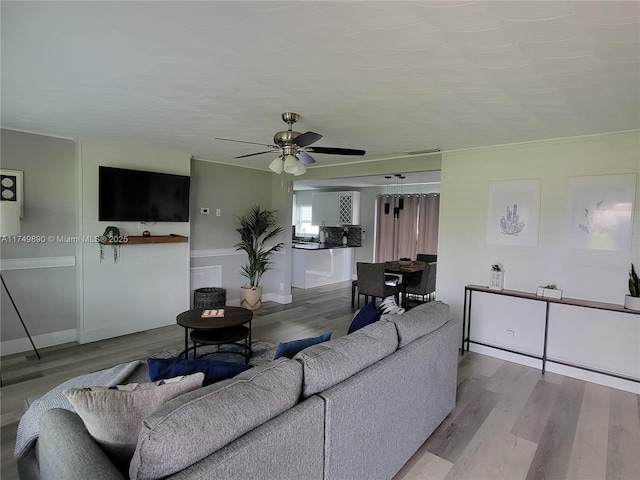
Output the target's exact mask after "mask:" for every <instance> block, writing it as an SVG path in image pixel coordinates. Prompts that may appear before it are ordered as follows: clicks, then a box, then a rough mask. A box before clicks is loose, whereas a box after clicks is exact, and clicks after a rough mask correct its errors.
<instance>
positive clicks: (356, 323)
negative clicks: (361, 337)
mask: <svg viewBox="0 0 640 480" xmlns="http://www.w3.org/2000/svg"><path fill="white" fill-rule="evenodd" d="M379 319H380V312H378V309H377V308H376V305H375V303H374V302H369V303H367V304H366V305H365V306H364V307H362V308H361V309H360V311H359V312H358V313H357V314H356V316H355V317H353V320H351V325H349V330H348V331H347V334H349V333H352V332H355V331H356V330H359V329H361V328H362V327H365V326H367V325H369V324H370V323H373V322H376V321H378V320H379Z"/></svg>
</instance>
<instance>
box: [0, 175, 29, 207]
mask: <svg viewBox="0 0 640 480" xmlns="http://www.w3.org/2000/svg"><path fill="white" fill-rule="evenodd" d="M22 173H23V172H22V171H21V170H6V169H4V168H3V169H0V201H1V202H3V203H5V202H6V203H16V204H18V205H19V207H20V218H24V200H23V193H22V192H23V189H22Z"/></svg>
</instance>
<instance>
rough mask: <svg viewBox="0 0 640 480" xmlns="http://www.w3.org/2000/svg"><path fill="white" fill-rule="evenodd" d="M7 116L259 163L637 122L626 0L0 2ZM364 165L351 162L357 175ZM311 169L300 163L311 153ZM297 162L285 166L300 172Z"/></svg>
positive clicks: (32, 126) (637, 54) (638, 26)
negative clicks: (282, 156) (291, 128)
mask: <svg viewBox="0 0 640 480" xmlns="http://www.w3.org/2000/svg"><path fill="white" fill-rule="evenodd" d="M1 13H2V18H1V21H2V25H1V28H2V31H1V35H2V47H1V48H2V50H1V53H2V57H1V58H2V84H1V87H2V92H1V93H2V106H1V112H0V113H1V125H2V127H3V128H8V129H15V130H21V131H28V132H36V133H43V134H48V135H54V136H63V137H70V138H80V139H88V138H91V139H104V140H106V141H117V142H127V141H135V142H144V143H152V144H156V145H160V146H165V147H168V148H174V149H177V150H180V151H184V152H187V153H188V154H191V155H193V156H195V157H197V158H202V159H208V160H213V161H219V162H226V163H230V164H238V165H245V166H249V167H253V168H261V169H267V166H268V164H269V162H270V161H271V160H272V159H273V158H274V154H267V155H256V156H252V157H248V158H243V159H234V158H233V157H235V156H239V155H246V154H250V153H254V152H258V151H262V150H265V149H264V148H263V147H262V146H259V145H250V144H242V143H233V142H224V141H219V140H215V139H214V137H223V138H233V139H239V140H244V141H249V142H257V143H265V144H270V143H272V140H273V135H274V133H275V132H277V131H279V130H284V129H286V125H285V124H284V123H283V122H282V120H281V118H280V115H281V113H283V112H286V111H293V112H297V113H299V114H300V115H301V119H300V121H299V122H298V123H297V124H296V125H295V127H296V128H295V130H297V131H300V132H305V131H307V130H311V131H315V132H318V133H321V134H322V135H323V136H324V137H323V138H322V139H321V140H319V141H318V142H317V143H315V144H314V146H330V147H342V148H356V149H364V150H366V151H367V154H366V156H365V157H349V156H335V155H325V154H314V156H315V158H316V159H317V160H318V163H317V164H315V166H316V168H317V167H318V166H327V165H333V164H341V163H345V162H350V161H354V160H357V161H361V160H363V159H364V160H375V159H382V158H393V157H397V156H404V155H406V153H407V152H412V151H420V150H423V149H428V148H434V147H435V148H439V149H441V150H443V151H447V150H456V149H466V148H473V147H479V146H486V145H498V144H507V143H514V142H525V141H535V140H541V139H548V138H560V137H568V136H576V135H588V134H596V133H604V132H614V131H625V130H635V129H638V128H640V63H639V62H640V2H638V1H635V2H620V1H602V2H598V1H572V2H555V1H542V2H538V1H533V2H527V1H513V2H511V1H500V2H484V1H483V2H472V1H440V2H399V1H388V2H373V1H366V2H323V1H318V2H245V1H233V2H221V1H215V2H179V1H176V2H136V1H129V2H11V1H2V2H1ZM365 166H366V164H363V173H365V174H366V168H365ZM311 168H314V167H311ZM296 179H298V177H296Z"/></svg>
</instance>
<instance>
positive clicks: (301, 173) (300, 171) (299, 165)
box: [293, 160, 307, 177]
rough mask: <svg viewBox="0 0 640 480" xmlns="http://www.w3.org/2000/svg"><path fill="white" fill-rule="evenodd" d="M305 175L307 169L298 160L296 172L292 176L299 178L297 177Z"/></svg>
mask: <svg viewBox="0 0 640 480" xmlns="http://www.w3.org/2000/svg"><path fill="white" fill-rule="evenodd" d="M305 173H307V167H305V166H304V163H302V162H301V161H300V160H298V170H297V171H296V172H295V173H294V174H293V175H294V176H295V177H297V176H299V175H303V174H305Z"/></svg>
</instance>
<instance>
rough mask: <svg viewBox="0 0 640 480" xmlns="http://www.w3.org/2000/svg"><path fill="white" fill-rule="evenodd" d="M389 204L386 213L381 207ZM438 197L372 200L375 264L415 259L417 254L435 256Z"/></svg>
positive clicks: (405, 196) (438, 211)
mask: <svg viewBox="0 0 640 480" xmlns="http://www.w3.org/2000/svg"><path fill="white" fill-rule="evenodd" d="M399 198H403V200H404V206H403V209H402V210H400V211H399V212H398V216H397V217H396V216H395V215H394V206H397V205H398V200H399ZM385 202H389V204H390V205H389V213H388V214H385V213H384V204H385ZM439 216H440V196H439V195H437V194H429V195H401V196H398V195H380V196H379V197H378V198H377V200H376V249H375V259H374V261H376V262H386V261H388V260H397V259H398V258H402V257H407V258H412V259H415V258H416V255H417V254H418V253H433V254H437V252H438V222H439Z"/></svg>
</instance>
